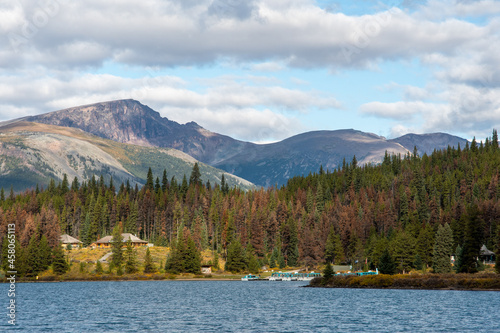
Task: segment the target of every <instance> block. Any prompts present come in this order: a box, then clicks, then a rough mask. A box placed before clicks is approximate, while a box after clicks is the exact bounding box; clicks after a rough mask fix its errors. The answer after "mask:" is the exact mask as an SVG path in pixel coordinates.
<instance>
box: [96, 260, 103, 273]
mask: <svg viewBox="0 0 500 333" xmlns="http://www.w3.org/2000/svg"><path fill="white" fill-rule="evenodd" d="M95 273H96V274H102V273H103V269H102V264H101V262H100V261H99V260H97V263H96V264H95Z"/></svg>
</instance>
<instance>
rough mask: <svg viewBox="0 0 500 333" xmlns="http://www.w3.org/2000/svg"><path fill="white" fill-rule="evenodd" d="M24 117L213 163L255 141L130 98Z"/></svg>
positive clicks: (28, 119)
mask: <svg viewBox="0 0 500 333" xmlns="http://www.w3.org/2000/svg"><path fill="white" fill-rule="evenodd" d="M25 120H27V121H31V122H37V123H44V124H50V125H57V126H67V127H75V128H79V129H82V130H84V131H85V132H88V133H91V134H94V135H97V136H100V137H102V138H106V139H110V140H114V141H117V142H123V143H131V144H136V145H141V146H156V147H169V148H174V149H177V150H180V151H183V152H185V153H187V154H188V155H190V156H192V157H194V158H196V159H197V160H200V161H202V162H204V163H207V164H210V165H213V164H215V163H217V162H219V161H220V160H223V159H225V158H227V157H228V156H231V155H233V154H234V153H236V152H239V151H241V150H244V149H245V148H246V147H247V146H251V145H253V144H251V143H247V142H242V141H238V140H235V139H232V138H230V137H228V136H224V135H220V134H217V133H212V132H210V131H207V130H205V129H203V128H202V127H200V126H199V125H198V124H196V123H194V122H191V123H187V124H185V125H181V124H179V123H177V122H175V121H170V120H168V119H167V118H163V117H161V116H160V114H159V113H158V112H156V111H154V110H152V109H151V108H150V107H148V106H146V105H143V104H141V103H139V102H137V101H134V100H130V99H128V100H119V101H111V102H103V103H97V104H91V105H84V106H78V107H74V108H69V109H65V110H60V111H55V112H50V113H46V114H42V115H37V116H32V117H27V118H25Z"/></svg>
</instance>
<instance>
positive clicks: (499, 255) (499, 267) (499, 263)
mask: <svg viewBox="0 0 500 333" xmlns="http://www.w3.org/2000/svg"><path fill="white" fill-rule="evenodd" d="M497 230H498V231H497V233H498V235H497V257H496V262H495V269H496V271H497V273H498V274H500V223H497Z"/></svg>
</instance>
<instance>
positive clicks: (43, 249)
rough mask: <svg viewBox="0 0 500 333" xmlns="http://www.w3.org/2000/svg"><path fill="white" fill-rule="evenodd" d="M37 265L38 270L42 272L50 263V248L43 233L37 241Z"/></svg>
mask: <svg viewBox="0 0 500 333" xmlns="http://www.w3.org/2000/svg"><path fill="white" fill-rule="evenodd" d="M38 247H39V248H38V255H39V257H38V267H39V269H40V272H43V271H44V270H46V269H47V268H49V266H50V265H51V264H52V249H51V248H50V246H49V242H48V240H47V237H45V235H43V236H42V238H41V239H40V242H39V243H38Z"/></svg>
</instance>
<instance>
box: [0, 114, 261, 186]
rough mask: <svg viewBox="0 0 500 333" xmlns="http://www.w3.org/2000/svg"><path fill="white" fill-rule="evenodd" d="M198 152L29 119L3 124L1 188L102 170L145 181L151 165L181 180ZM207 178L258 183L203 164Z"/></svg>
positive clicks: (0, 136)
mask: <svg viewBox="0 0 500 333" xmlns="http://www.w3.org/2000/svg"><path fill="white" fill-rule="evenodd" d="M196 162H197V160H195V159H194V158H193V157H191V156H189V155H187V154H185V153H183V152H181V151H178V150H175V149H171V148H158V147H144V146H138V145H132V144H123V143H118V142H115V141H112V140H108V139H103V138H99V137H96V136H94V135H90V134H88V133H86V132H84V131H82V130H79V129H75V128H68V127H60V126H54V125H46V124H39V123H31V122H26V121H16V122H9V123H7V124H0V187H3V188H4V189H7V190H8V189H9V188H10V187H11V185H12V186H13V187H14V190H16V191H21V190H24V189H26V188H30V187H34V186H36V184H39V185H41V186H46V185H47V184H48V183H49V181H50V179H51V178H53V179H56V180H57V179H59V180H61V179H62V178H63V175H64V174H66V175H67V176H68V179H69V180H70V181H71V180H73V178H74V177H75V176H76V177H78V178H79V180H80V181H86V180H89V179H90V178H92V176H93V175H95V176H96V177H97V178H98V177H100V175H101V174H102V175H103V176H104V179H105V180H106V181H107V182H108V181H109V179H110V178H111V176H112V177H113V180H114V182H115V184H120V183H122V182H126V181H127V180H128V181H129V182H130V183H131V185H132V186H134V185H135V184H144V183H145V180H146V176H147V171H148V169H149V167H151V168H152V171H153V174H154V175H155V176H158V177H160V179H161V177H162V175H163V170H164V169H166V170H167V176H168V178H169V180H170V179H171V177H175V178H176V179H177V181H178V182H181V181H182V178H183V176H184V175H187V177H189V175H190V174H191V171H192V168H193V165H194V163H196ZM199 167H200V172H201V174H202V179H203V181H207V180H210V182H211V183H212V184H215V183H220V182H221V177H222V174H223V173H224V174H225V178H226V180H227V183H228V184H229V186H231V187H232V186H238V187H241V188H243V189H250V188H254V187H255V186H254V185H253V184H251V183H250V182H248V181H246V180H244V179H241V178H239V177H236V176H233V175H230V174H227V173H225V172H224V171H222V170H218V169H215V168H213V167H211V166H209V165H206V164H203V163H199Z"/></svg>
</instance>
